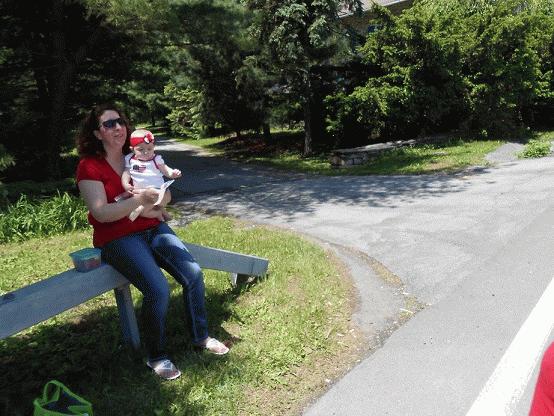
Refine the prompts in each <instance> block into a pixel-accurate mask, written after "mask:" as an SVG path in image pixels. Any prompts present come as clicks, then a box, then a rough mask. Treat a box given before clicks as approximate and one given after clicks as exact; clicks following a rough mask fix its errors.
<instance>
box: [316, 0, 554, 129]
mask: <svg viewBox="0 0 554 416" xmlns="http://www.w3.org/2000/svg"><path fill="white" fill-rule="evenodd" d="M552 4H553V2H552V0H537V1H535V2H527V1H524V0H504V1H495V2H486V1H481V2H468V1H466V0H421V1H419V2H415V4H414V6H413V7H411V8H409V9H407V10H405V11H404V12H403V13H402V14H401V15H400V16H393V15H392V14H391V13H390V12H389V11H387V10H386V9H383V8H377V10H376V11H375V12H376V16H377V18H376V21H375V22H374V23H376V25H377V26H378V27H379V29H378V30H377V31H375V32H374V33H371V34H369V35H368V37H367V41H366V43H365V45H364V46H363V47H362V48H361V49H360V53H361V56H362V59H363V61H364V62H365V63H366V64H367V66H368V67H370V68H373V74H372V75H371V76H370V77H369V78H368V79H366V80H365V81H364V82H362V83H361V85H358V86H356V87H355V88H354V89H353V90H351V91H337V93H335V94H334V95H333V96H332V97H329V98H328V99H327V100H326V102H327V104H328V111H329V113H330V115H329V117H328V119H327V129H328V131H329V132H330V133H332V134H333V135H335V137H337V138H339V139H341V135H345V134H347V132H349V130H352V129H351V128H350V129H349V126H348V124H353V125H355V127H356V128H357V129H358V130H360V131H362V132H372V133H375V132H376V133H378V134H379V135H380V138H381V139H391V138H394V139H401V138H408V137H412V136H415V135H417V134H432V133H440V132H443V131H449V130H453V129H462V130H466V131H472V132H477V131H487V132H488V134H489V136H491V135H492V136H497V137H498V136H502V137H510V136H512V137H513V136H517V132H518V130H519V129H520V128H521V127H525V126H529V125H534V123H535V122H540V121H544V120H543V119H545V117H544V116H541V114H551V113H552V111H553V110H554V107H553V106H552V105H553V103H554V98H553V97H554V92H553V85H554V84H553V79H554V77H553V72H552V60H553V56H554V12H553V9H552ZM550 122H551V121H550Z"/></svg>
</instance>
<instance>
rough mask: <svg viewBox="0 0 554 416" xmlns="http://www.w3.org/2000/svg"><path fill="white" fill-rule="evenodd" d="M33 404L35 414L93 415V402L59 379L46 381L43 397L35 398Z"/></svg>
mask: <svg viewBox="0 0 554 416" xmlns="http://www.w3.org/2000/svg"><path fill="white" fill-rule="evenodd" d="M33 405H34V408H35V411H34V413H33V416H62V415H72V416H93V413H92V404H91V403H89V402H87V401H86V400H85V399H83V398H82V397H79V396H77V395H76V394H75V393H73V392H72V391H71V390H69V389H68V388H67V387H66V386H64V385H63V384H62V383H60V382H59V381H57V380H50V381H49V382H48V383H46V385H45V386H44V390H43V391H42V397H41V398H38V399H35V400H34V401H33Z"/></svg>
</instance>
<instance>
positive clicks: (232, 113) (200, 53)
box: [166, 0, 267, 136]
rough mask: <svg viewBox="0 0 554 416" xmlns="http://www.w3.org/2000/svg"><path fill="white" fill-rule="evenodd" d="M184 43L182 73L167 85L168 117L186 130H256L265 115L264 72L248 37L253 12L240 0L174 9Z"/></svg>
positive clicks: (191, 2) (210, 0)
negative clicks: (170, 106)
mask: <svg viewBox="0 0 554 416" xmlns="http://www.w3.org/2000/svg"><path fill="white" fill-rule="evenodd" d="M175 15H176V16H177V19H178V20H179V22H180V24H181V33H182V40H181V42H180V43H181V44H183V45H184V46H185V48H184V49H183V51H182V52H181V53H180V55H181V59H182V61H181V71H179V73H178V74H176V76H175V77H174V78H173V80H172V82H171V83H170V84H169V85H168V86H167V88H166V93H167V95H168V96H169V97H170V99H171V100H172V107H173V109H172V112H171V114H170V116H169V118H170V119H171V121H172V125H173V126H174V128H175V129H177V130H179V131H180V132H182V133H188V134H193V135H198V134H200V132H201V131H204V130H206V129H209V128H213V126H214V125H220V126H222V127H223V128H224V129H226V130H231V131H234V132H235V133H236V134H237V136H240V134H241V131H243V130H246V129H257V128H258V127H260V126H261V125H262V124H263V123H264V121H265V120H266V118H267V106H266V103H265V95H266V87H265V72H264V70H263V68H262V67H260V66H259V64H258V60H257V58H256V54H257V53H258V50H257V44H256V42H253V41H252V39H251V38H250V37H249V36H248V33H247V27H248V24H249V13H248V12H247V10H246V9H245V8H244V7H242V6H240V4H238V3H237V2H236V1H230V0H227V1H225V0H188V1H185V2H183V3H181V4H179V5H178V6H176V8H175Z"/></svg>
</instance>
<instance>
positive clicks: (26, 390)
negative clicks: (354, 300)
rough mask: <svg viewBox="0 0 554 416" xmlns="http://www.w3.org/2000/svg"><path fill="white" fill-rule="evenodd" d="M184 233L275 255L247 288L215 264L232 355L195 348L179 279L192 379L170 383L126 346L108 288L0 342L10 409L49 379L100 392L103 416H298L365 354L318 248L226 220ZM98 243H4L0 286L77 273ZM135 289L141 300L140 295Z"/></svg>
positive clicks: (178, 354) (95, 396) (210, 275)
mask: <svg viewBox="0 0 554 416" xmlns="http://www.w3.org/2000/svg"><path fill="white" fill-rule="evenodd" d="M177 232H178V235H179V236H180V237H181V238H183V239H184V240H185V241H189V242H193V243H197V244H203V245H207V246H211V247H218V248H223V249H227V250H232V251H237V252H241V253H246V254H252V255H257V256H261V257H265V258H268V259H269V260H270V266H269V273H268V275H267V277H266V278H265V279H261V280H259V281H256V282H255V283H253V284H249V285H247V286H246V287H243V288H241V289H233V288H232V287H231V285H230V283H229V279H228V276H227V274H226V273H222V272H215V271H209V270H208V271H205V281H206V301H207V307H208V315H209V323H210V332H211V334H212V335H213V336H216V337H218V338H220V339H222V340H231V341H232V342H233V343H234V344H233V346H232V349H231V352H230V353H229V354H228V356H226V357H215V356H212V355H209V354H206V353H199V352H195V351H193V350H192V349H191V346H190V342H189V336H188V333H187V330H186V326H185V324H184V318H185V315H186V314H185V310H184V307H183V303H182V299H181V293H180V290H179V289H178V288H177V285H176V284H175V283H174V282H173V280H172V279H171V278H170V279H169V280H170V282H171V286H172V289H173V291H172V300H171V305H170V310H169V313H168V328H167V332H168V341H169V350H170V353H171V355H172V357H173V359H174V361H175V362H176V363H177V365H178V366H179V367H180V368H181V370H182V371H183V376H182V377H181V378H180V379H178V380H176V381H174V382H162V381H160V380H159V379H158V378H156V377H155V376H154V375H152V374H151V373H150V372H149V371H148V369H147V368H146V366H145V365H144V352H143V353H141V354H134V353H131V352H130V351H127V350H126V349H122V348H121V346H120V342H121V338H120V332H119V325H118V316H117V309H116V305H115V300H114V296H113V294H111V293H106V294H104V295H102V296H99V297H97V298H94V299H92V300H90V301H88V302H86V303H85V304H83V305H81V306H79V307H77V308H74V309H72V310H70V311H67V312H64V313H63V314H60V315H58V316H56V317H54V318H52V319H49V320H47V321H45V322H43V323H41V324H38V325H36V326H34V327H32V328H31V329H29V330H26V331H24V332H23V333H20V334H19V335H17V336H13V337H10V338H7V339H5V340H2V341H0V363H1V364H0V365H1V371H2V377H0V391H2V395H0V413H1V414H9V415H10V416H18V415H28V414H31V413H32V411H31V406H32V401H33V399H34V398H35V397H38V396H39V395H40V393H41V388H42V386H43V385H44V384H45V383H46V382H47V381H48V380H50V379H58V380H60V381H62V382H63V383H65V384H67V385H68V386H69V387H70V388H71V389H73V390H74V391H75V392H77V393H79V394H80V395H82V396H83V397H85V398H86V399H88V400H90V401H91V402H92V403H93V405H94V411H95V414H99V415H109V414H113V412H114V409H117V413H118V414H122V415H137V416H139V415H148V416H150V415H224V414H227V415H287V414H298V411H299V408H300V407H301V405H302V404H304V400H305V399H306V398H307V397H310V396H311V395H313V394H314V393H315V392H317V391H320V390H321V388H323V386H325V381H324V380H325V379H326V378H333V375H336V374H337V371H340V369H341V368H342V369H344V368H345V366H346V363H345V361H344V360H345V359H349V360H352V359H353V358H352V357H354V355H356V354H359V353H358V352H357V350H356V348H357V347H358V346H359V341H357V340H356V339H355V338H354V337H353V334H355V332H351V331H350V324H349V319H350V315H351V306H350V299H349V297H348V289H349V286H348V284H347V282H345V280H343V279H342V278H341V277H340V273H339V271H338V270H337V267H336V266H335V264H334V263H333V262H332V261H330V259H329V258H328V257H327V254H326V253H325V252H324V251H323V250H322V249H321V248H320V247H318V246H316V245H314V244H313V243H310V242H307V241H306V240H304V239H302V238H299V237H297V236H295V235H293V234H291V233H288V232H283V231H278V230H275V229H271V230H269V229H266V228H264V227H259V226H249V225H244V224H241V223H236V222H234V221H232V220H230V219H224V218H212V219H210V220H203V221H197V222H194V223H192V224H191V225H190V226H188V227H187V228H185V229H178V230H177ZM90 244H91V238H90V231H89V230H86V231H80V232H73V233H69V234H65V235H62V236H55V237H50V238H42V239H32V240H28V241H25V242H21V243H18V244H15V243H10V244H4V245H0V247H1V248H0V262H1V264H2V268H1V270H0V294H1V293H2V292H8V291H12V290H14V289H16V288H18V287H21V286H24V285H27V284H30V283H33V282H36V281H38V280H41V279H43V278H45V277H47V276H50V275H52V274H56V273H60V272H62V271H64V270H67V269H69V268H70V267H71V260H70V258H69V256H68V254H69V253H70V252H72V251H75V250H77V249H79V248H82V247H86V246H90ZM132 292H133V298H134V302H135V305H136V307H137V308H139V306H140V304H141V296H140V294H139V293H138V292H137V291H136V290H135V289H134V288H133V289H132ZM137 315H138V311H137ZM346 356H347V357H348V358H345V357H346ZM350 364H351V362H350Z"/></svg>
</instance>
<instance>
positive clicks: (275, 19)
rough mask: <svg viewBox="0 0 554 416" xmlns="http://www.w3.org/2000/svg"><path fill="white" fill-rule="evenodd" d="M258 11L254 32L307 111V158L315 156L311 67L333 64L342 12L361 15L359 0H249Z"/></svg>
mask: <svg viewBox="0 0 554 416" xmlns="http://www.w3.org/2000/svg"><path fill="white" fill-rule="evenodd" d="M246 4H247V5H248V7H249V8H250V9H251V10H253V11H255V12H256V14H257V15H256V20H255V22H254V24H253V30H254V32H255V33H256V35H257V37H258V38H259V41H260V44H261V45H265V47H266V48H267V51H268V57H269V61H270V63H271V65H273V66H275V68H276V69H277V72H278V74H279V76H280V77H281V78H282V79H283V80H284V81H285V82H286V83H287V85H288V86H289V87H290V89H291V90H292V91H294V93H295V94H296V95H297V96H298V98H299V100H300V101H301V103H302V107H303V110H304V129H305V136H304V155H309V154H310V153H312V140H313V136H312V114H311V109H312V107H313V101H314V95H313V88H312V76H311V68H312V66H313V65H316V64H321V63H325V62H329V61H330V60H331V59H332V58H333V56H335V55H336V53H337V51H338V45H339V39H340V36H341V33H340V30H339V29H340V25H339V12H340V11H341V10H343V9H344V8H348V9H350V10H356V11H358V12H361V2H360V1H359V0H345V1H338V0H319V1H311V0H302V1H297V0H246Z"/></svg>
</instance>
